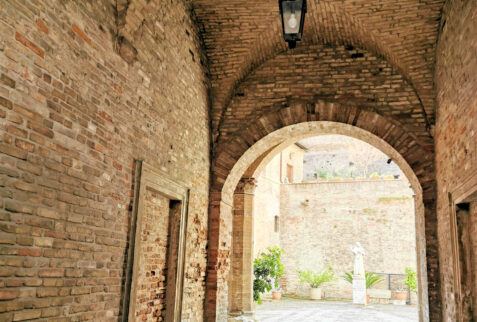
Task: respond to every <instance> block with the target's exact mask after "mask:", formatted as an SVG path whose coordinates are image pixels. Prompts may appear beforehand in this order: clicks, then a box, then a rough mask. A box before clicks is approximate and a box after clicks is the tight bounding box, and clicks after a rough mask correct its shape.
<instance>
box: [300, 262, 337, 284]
mask: <svg viewBox="0 0 477 322" xmlns="http://www.w3.org/2000/svg"><path fill="white" fill-rule="evenodd" d="M297 272H298V277H299V282H300V283H307V284H310V287H311V288H318V287H320V286H321V285H323V284H325V283H328V282H331V281H333V280H334V279H335V274H334V273H333V268H332V267H331V266H328V268H327V269H325V270H323V271H321V272H318V273H315V272H313V271H311V270H306V271H300V270H298V271H297Z"/></svg>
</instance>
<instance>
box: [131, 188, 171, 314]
mask: <svg viewBox="0 0 477 322" xmlns="http://www.w3.org/2000/svg"><path fill="white" fill-rule="evenodd" d="M169 202H170V201H169V199H167V198H166V197H164V196H162V195H160V194H159V193H157V192H154V191H152V190H149V189H148V190H147V192H146V196H145V205H144V209H145V211H144V215H143V218H142V227H143V228H142V231H141V232H140V234H141V255H140V258H139V262H138V266H137V269H138V272H137V273H138V278H137V280H136V281H135V282H136V283H137V286H136V290H137V291H136V298H135V299H131V300H135V301H136V307H135V309H136V317H137V320H138V321H141V320H142V321H144V320H148V321H152V320H155V319H154V318H157V320H156V321H162V319H163V318H164V317H165V316H164V312H165V294H166V285H167V257H166V256H167V248H168V233H169Z"/></svg>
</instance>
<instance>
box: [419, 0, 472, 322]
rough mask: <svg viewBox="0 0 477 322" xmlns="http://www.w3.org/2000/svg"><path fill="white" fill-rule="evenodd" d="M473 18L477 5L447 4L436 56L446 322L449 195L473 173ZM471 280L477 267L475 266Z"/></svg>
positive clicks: (450, 313) (449, 305)
mask: <svg viewBox="0 0 477 322" xmlns="http://www.w3.org/2000/svg"><path fill="white" fill-rule="evenodd" d="M476 17H477V2H475V1H458V0H449V1H447V2H446V4H445V6H444V9H443V14H442V19H441V30H440V36H439V41H438V45H437V52H436V69H435V84H436V90H437V124H436V127H435V128H436V130H435V132H436V133H435V142H436V176H437V188H438V208H437V216H438V238H439V254H440V258H439V261H440V262H439V264H440V265H439V267H440V272H441V296H442V303H445V304H446V305H445V306H443V308H442V309H443V314H444V315H443V320H444V321H453V320H455V304H454V303H455V300H454V287H453V283H454V281H453V272H452V264H453V262H452V256H451V254H452V253H451V244H450V243H449V241H450V222H449V217H450V214H449V193H451V194H452V193H453V192H454V191H455V190H456V189H457V188H458V187H459V186H461V185H462V184H464V183H465V182H466V181H467V180H469V179H470V178H472V177H473V178H475V176H476V173H477V73H476V72H475V71H476V70H477V55H476V50H477V24H476ZM474 250H475V248H474ZM429 255H430V254H428V256H429ZM475 276H477V265H474V277H475ZM474 281H477V279H475V278H474ZM474 296H475V295H474Z"/></svg>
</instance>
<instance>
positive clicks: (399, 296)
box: [395, 285, 408, 302]
mask: <svg viewBox="0 0 477 322" xmlns="http://www.w3.org/2000/svg"><path fill="white" fill-rule="evenodd" d="M395 292H396V295H395V296H396V300H398V301H403V302H407V293H408V292H407V290H406V288H405V287H404V285H401V287H399V288H397V289H396V291H395Z"/></svg>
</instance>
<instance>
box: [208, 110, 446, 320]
mask: <svg viewBox="0 0 477 322" xmlns="http://www.w3.org/2000/svg"><path fill="white" fill-rule="evenodd" d="M334 127H335V128H339V131H333V130H332V129H333V128H334ZM316 133H335V134H344V135H349V136H352V137H357V138H360V139H363V140H364V141H366V142H368V143H371V144H372V145H374V146H375V147H377V148H379V149H381V150H382V151H383V152H385V153H386V154H388V155H389V156H390V157H391V158H393V160H395V161H397V162H396V163H398V165H399V166H400V167H401V169H402V170H403V172H404V173H405V174H406V176H407V177H408V179H409V180H410V182H411V184H412V187H413V189H414V191H415V193H416V196H417V199H416V201H417V203H416V225H417V226H416V227H417V228H418V231H420V232H422V234H421V235H420V236H419V235H418V240H417V245H418V247H419V254H418V262H419V264H418V265H419V266H420V267H421V274H420V276H421V279H420V281H421V283H422V285H427V277H426V272H427V273H428V274H427V275H428V277H429V279H430V280H431V282H432V283H431V285H434V288H435V286H436V283H438V272H436V269H435V266H436V265H434V263H429V260H428V261H427V267H428V268H427V269H426V259H427V258H426V250H427V252H428V253H429V251H428V250H429V248H431V253H432V254H433V258H434V257H435V258H437V257H436V255H435V254H436V252H437V243H436V242H435V241H434V239H435V230H436V227H435V225H432V224H431V223H429V222H428V220H427V218H428V217H435V214H434V212H435V207H434V194H435V192H434V178H433V177H432V173H433V151H432V150H431V149H427V148H426V147H424V146H422V145H420V144H419V142H418V141H416V140H415V139H414V138H412V137H411V136H409V135H408V134H407V133H406V132H405V131H404V130H403V129H402V128H401V127H399V125H397V124H395V123H393V122H392V120H390V119H387V118H385V117H383V116H381V115H379V114H376V113H374V112H370V111H365V110H360V109H359V108H356V107H348V106H343V105H341V104H338V103H327V102H324V101H317V102H314V103H307V102H300V101H296V102H292V103H291V104H290V106H288V107H286V108H283V109H281V110H280V111H279V113H270V114H266V115H264V116H262V117H261V118H260V119H258V120H256V121H255V122H253V123H251V124H249V125H247V126H244V127H243V128H242V129H241V130H240V135H237V136H236V137H235V139H233V140H229V141H228V142H224V143H223V145H221V146H220V147H219V150H218V153H217V155H216V157H215V160H214V163H213V167H212V176H213V179H212V180H213V182H212V189H211V200H210V212H209V216H210V220H209V224H210V228H209V229H210V230H209V243H210V244H209V266H208V270H209V271H208V279H207V301H206V314H207V318H208V320H211V321H212V320H215V319H217V320H221V319H222V318H226V316H227V304H228V301H227V279H228V276H227V274H228V265H230V249H231V247H230V246H231V238H230V236H231V233H232V215H231V214H232V209H233V194H234V191H235V188H236V187H237V184H238V182H239V180H240V179H241V178H242V177H243V176H244V174H246V173H247V174H250V173H253V172H255V170H256V169H257V167H258V166H260V163H263V162H265V161H266V159H267V155H269V156H271V155H273V153H274V151H275V152H276V151H277V149H280V148H281V147H283V146H284V145H286V144H288V143H291V142H293V141H297V140H299V139H300V138H302V137H307V136H313V135H316ZM257 160H262V161H261V162H260V161H257ZM421 192H422V193H421ZM431 222H432V221H431ZM426 243H427V248H426ZM419 258H420V259H419ZM436 273H437V274H436ZM421 289H425V288H424V287H421ZM429 291H430V292H429V295H430V296H429V300H430V302H431V305H432V304H433V303H435V302H436V301H437V303H438V301H439V298H438V296H437V292H434V291H433V289H432V290H431V288H429ZM434 293H435V294H434ZM426 299H427V294H422V296H421V305H422V310H421V312H423V313H427V312H428V310H427V301H426ZM426 319H427V315H426V316H423V320H426Z"/></svg>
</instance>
